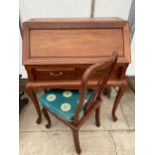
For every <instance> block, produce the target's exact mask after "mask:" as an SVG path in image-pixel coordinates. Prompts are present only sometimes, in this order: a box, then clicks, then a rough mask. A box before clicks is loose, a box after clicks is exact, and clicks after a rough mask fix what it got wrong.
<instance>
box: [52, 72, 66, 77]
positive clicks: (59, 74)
mask: <svg viewBox="0 0 155 155" xmlns="http://www.w3.org/2000/svg"><path fill="white" fill-rule="evenodd" d="M49 74H50V75H51V76H61V75H63V74H64V73H63V72H59V73H53V72H50V73H49Z"/></svg>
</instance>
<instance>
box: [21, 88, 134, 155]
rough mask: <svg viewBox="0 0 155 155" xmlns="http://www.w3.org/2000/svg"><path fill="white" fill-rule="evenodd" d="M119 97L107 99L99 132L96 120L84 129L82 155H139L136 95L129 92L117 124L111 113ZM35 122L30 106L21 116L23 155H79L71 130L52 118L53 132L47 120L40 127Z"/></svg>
mask: <svg viewBox="0 0 155 155" xmlns="http://www.w3.org/2000/svg"><path fill="white" fill-rule="evenodd" d="M38 95H40V93H39V92H38ZM115 95H116V91H115V90H113V92H112V96H111V98H110V99H108V98H107V97H104V100H103V104H102V108H101V126H100V127H99V128H97V127H96V126H95V125H94V117H92V118H90V120H89V121H88V122H87V123H86V124H85V125H84V126H83V127H82V128H81V130H80V143H81V149H82V153H81V154H82V155H134V154H135V153H134V148H135V144H134V134H135V124H134V120H135V118H134V117H135V113H134V109H135V102H134V94H133V93H132V92H131V91H130V90H128V91H126V93H125V95H124V96H123V98H122V100H121V103H120V106H119V107H118V110H117V116H118V121H117V122H113V121H112V119H111V115H110V113H111V108H112V105H113V101H114V98H115ZM35 120H36V113H35V109H34V107H33V104H32V103H31V102H29V104H28V105H26V107H25V108H24V109H23V111H22V113H21V115H20V155H76V153H75V150H74V145H73V140H72V133H71V131H70V129H69V128H68V127H66V126H65V125H64V124H62V123H61V122H59V121H58V120H56V119H55V118H54V117H52V116H51V120H52V123H53V126H52V127H51V128H50V129H46V128H45V124H46V121H45V119H43V121H42V124H40V125H38V124H36V123H35Z"/></svg>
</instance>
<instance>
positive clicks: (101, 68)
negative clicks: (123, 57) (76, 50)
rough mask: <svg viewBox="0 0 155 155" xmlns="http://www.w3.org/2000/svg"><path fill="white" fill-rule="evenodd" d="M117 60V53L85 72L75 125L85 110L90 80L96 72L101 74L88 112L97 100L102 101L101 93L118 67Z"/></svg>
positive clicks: (90, 99)
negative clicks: (116, 66) (83, 109)
mask: <svg viewBox="0 0 155 155" xmlns="http://www.w3.org/2000/svg"><path fill="white" fill-rule="evenodd" d="M117 59H118V54H117V52H114V53H113V54H112V55H111V56H110V57H109V58H108V59H107V60H106V61H102V62H98V63H96V64H93V65H91V66H90V67H88V68H87V69H86V71H85V72H84V74H83V77H82V82H81V88H80V100H79V104H78V106H77V110H76V114H75V117H74V119H73V123H74V124H77V123H78V122H79V114H80V112H81V110H82V108H83V104H84V100H85V95H86V92H87V84H88V80H89V78H90V77H91V75H93V73H95V72H100V74H101V75H100V76H99V77H100V78H99V80H98V82H97V86H96V88H95V89H94V91H93V94H92V95H91V96H90V98H89V100H88V102H87V103H88V104H86V106H87V107H86V112H87V111H88V110H89V109H90V108H91V107H92V106H93V104H94V103H95V102H96V101H97V100H99V99H101V93H102V92H103V89H104V88H105V86H106V83H107V81H108V79H109V77H110V75H111V72H112V71H113V69H114V67H115V65H116V62H117ZM105 72H106V74H105Z"/></svg>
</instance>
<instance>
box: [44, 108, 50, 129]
mask: <svg viewBox="0 0 155 155" xmlns="http://www.w3.org/2000/svg"><path fill="white" fill-rule="evenodd" d="M42 113H43V115H44V117H45V118H46V120H47V122H48V123H47V124H46V128H50V127H51V119H50V117H49V115H48V112H47V110H46V108H44V107H43V108H42Z"/></svg>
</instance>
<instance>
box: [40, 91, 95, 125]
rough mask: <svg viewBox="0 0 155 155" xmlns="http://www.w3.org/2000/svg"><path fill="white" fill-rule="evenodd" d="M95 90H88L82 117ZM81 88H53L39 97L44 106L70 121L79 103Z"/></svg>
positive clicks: (81, 113)
mask: <svg viewBox="0 0 155 155" xmlns="http://www.w3.org/2000/svg"><path fill="white" fill-rule="evenodd" d="M92 92H93V90H91V89H89V90H87V93H86V95H85V101H84V105H83V108H82V110H81V112H80V118H82V116H83V115H84V110H85V105H86V103H87V101H88V99H89V97H90V96H91V94H92ZM79 98H80V93H79V90H61V89H52V90H49V91H47V92H45V93H44V95H43V96H41V97H40V98H39V101H40V103H41V105H42V106H43V107H46V108H48V109H49V110H50V111H51V112H53V113H55V114H57V115H59V116H60V117H61V118H63V119H65V120H66V121H68V122H72V120H73V118H74V115H75V112H76V109H77V105H78V104H79Z"/></svg>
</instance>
